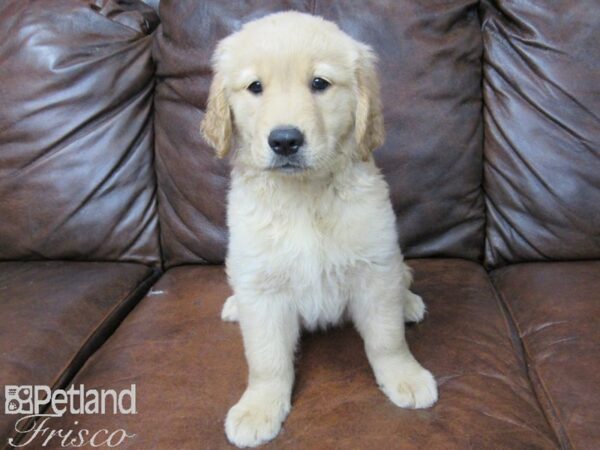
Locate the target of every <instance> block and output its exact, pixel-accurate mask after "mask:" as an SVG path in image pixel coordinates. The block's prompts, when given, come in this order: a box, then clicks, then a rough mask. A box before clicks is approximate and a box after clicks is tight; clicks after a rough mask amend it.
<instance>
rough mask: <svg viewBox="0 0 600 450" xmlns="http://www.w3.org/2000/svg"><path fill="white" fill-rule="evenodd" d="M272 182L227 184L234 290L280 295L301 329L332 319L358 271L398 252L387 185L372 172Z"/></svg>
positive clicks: (342, 305) (339, 313)
mask: <svg viewBox="0 0 600 450" xmlns="http://www.w3.org/2000/svg"><path fill="white" fill-rule="evenodd" d="M278 181H280V183H278V184H271V183H269V180H266V181H265V182H263V183H256V184H250V185H248V184H247V183H236V181H235V180H234V181H233V182H232V190H231V193H230V197H229V214H228V219H229V225H230V233H231V236H230V247H229V255H228V263H227V264H228V273H229V276H230V279H231V281H232V284H233V287H234V290H235V291H236V295H238V293H240V294H242V297H243V292H244V291H246V292H251V293H252V297H253V298H255V297H261V296H263V297H277V296H283V297H285V301H289V302H291V304H292V306H293V307H294V309H295V310H296V311H297V313H298V314H299V315H300V317H301V318H302V319H303V322H304V325H305V326H306V327H308V328H314V327H317V326H323V325H326V324H328V323H335V322H337V321H339V320H340V319H341V318H342V316H343V315H344V311H345V309H346V305H347V302H348V299H349V297H350V295H351V294H352V292H353V290H354V289H353V288H354V285H355V283H356V282H357V281H358V280H359V279H360V276H361V272H362V271H363V270H366V269H367V268H368V267H369V265H370V264H372V263H380V262H382V261H384V260H386V259H387V258H391V257H393V256H394V255H395V254H396V252H398V250H397V244H396V237H395V225H394V216H393V212H392V211H391V205H390V202H389V199H388V197H387V187H386V185H385V183H384V182H383V180H382V179H381V177H380V176H379V174H378V172H376V171H375V172H373V171H372V170H370V171H367V173H358V174H354V177H351V178H350V179H348V180H341V182H339V181H340V180H337V181H338V182H337V183H329V184H321V185H319V184H316V183H312V184H303V183H294V182H286V181H287V180H278ZM323 183H325V182H323Z"/></svg>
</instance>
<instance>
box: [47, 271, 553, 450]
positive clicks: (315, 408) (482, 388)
mask: <svg viewBox="0 0 600 450" xmlns="http://www.w3.org/2000/svg"><path fill="white" fill-rule="evenodd" d="M410 264H411V265H412V267H413V268H414V269H415V274H416V282H415V290H416V292H418V293H419V294H421V295H422V296H423V297H424V299H425V302H426V303H427V306H428V308H429V313H428V315H427V316H426V318H425V320H424V322H422V323H421V324H418V325H415V326H410V327H409V328H408V332H407V334H408V340H409V344H410V345H411V348H412V350H413V352H414V353H415V355H416V357H417V358H418V359H419V360H420V361H421V362H422V363H423V365H424V366H425V367H427V368H429V369H430V370H431V371H432V372H433V373H434V374H435V375H436V376H437V379H438V381H439V384H440V401H439V403H438V404H437V405H436V406H435V407H433V408H432V409H428V410H402V409H400V408H397V407H396V406H394V405H393V404H392V403H391V402H390V401H389V400H387V399H386V397H385V396H384V394H383V393H382V392H381V391H379V389H378V388H377V386H376V384H375V380H374V377H373V375H372V372H371V369H370V367H369V365H368V362H367V359H366V356H365V354H364V350H363V344H362V341H361V339H360V338H359V336H358V335H357V333H356V332H355V331H354V330H353V328H352V327H350V326H346V327H342V328H337V329H333V330H331V331H328V332H326V333H316V334H311V335H307V336H305V338H304V339H303V342H302V344H301V345H300V349H299V357H298V362H297V370H296V373H297V379H296V384H295V389H294V394H293V399H292V403H293V407H292V412H291V413H290V415H289V417H288V419H287V421H286V422H285V424H284V429H283V431H282V433H281V435H279V436H278V437H277V438H276V439H275V440H274V441H273V442H272V443H271V444H270V445H267V446H265V448H273V449H275V448H276V449H281V448H347V449H356V448H403V449H423V448H427V449H444V450H448V449H461V450H462V449H465V448H476V449H498V448H507V449H509V448H510V449H512V450H515V449H523V450H525V449H527V450H530V449H542V448H557V442H556V441H555V438H554V435H553V433H552V431H551V429H550V427H549V426H548V424H547V422H546V419H545V418H544V415H543V414H542V412H541V410H540V409H539V407H538V404H537V401H536V398H535V396H534V395H533V392H532V390H531V387H530V383H529V381H528V379H527V377H526V374H525V367H524V365H523V362H522V361H521V360H520V359H519V356H518V354H517V353H516V352H515V348H514V347H513V343H512V341H511V337H510V331H509V328H508V326H507V323H506V321H505V318H504V316H503V313H502V310H501V309H500V307H499V304H498V302H497V299H496V297H495V295H494V292H493V289H492V287H491V283H490V282H489V280H488V278H487V275H486V273H485V272H484V270H483V269H482V268H481V267H480V266H478V265H476V264H474V263H471V262H467V261H462V260H416V261H412V262H410ZM229 294H230V290H229V288H228V286H227V282H226V276H225V272H224V270H223V268H222V267H214V266H213V267H211V266H205V267H201V266H182V267H177V268H174V269H171V270H169V271H168V272H167V273H166V274H165V275H164V276H163V277H162V278H161V279H160V280H159V282H158V283H157V284H156V285H155V286H154V287H153V288H152V291H151V292H150V293H149V294H148V296H146V298H145V299H144V300H142V301H141V302H140V304H139V305H138V306H137V307H136V309H135V310H134V311H133V312H132V313H131V314H130V315H129V316H128V317H127V318H126V319H125V321H124V322H123V324H122V325H121V327H120V328H119V329H118V330H117V331H116V332H115V334H114V335H113V336H112V337H111V338H110V339H109V340H108V341H107V343H106V344H105V345H104V346H103V347H102V348H101V349H100V350H99V351H98V352H97V353H96V354H95V355H93V356H92V357H91V358H90V359H89V360H88V362H87V363H86V365H85V366H84V368H83V369H82V370H81V372H80V373H79V374H78V375H77V377H76V378H75V380H74V383H75V384H76V385H77V384H79V383H84V384H85V386H88V387H100V386H102V387H104V388H113V389H123V388H128V387H129V386H130V384H131V383H136V389H137V406H138V414H137V415H135V416H134V415H120V416H112V415H104V416H102V415H86V416H77V418H75V417H74V416H64V417H63V418H62V419H56V420H55V419H53V420H54V421H53V422H49V423H48V425H49V426H53V427H58V428H61V427H64V426H67V424H70V423H72V421H73V420H74V419H77V420H79V421H80V422H81V426H82V427H85V428H89V429H91V430H96V429H101V428H108V429H110V430H112V429H116V428H124V429H125V430H127V432H128V433H135V434H136V437H135V438H133V439H131V440H126V441H125V443H123V444H121V446H122V448H200V447H202V448H229V446H228V444H227V441H226V438H225V435H224V431H223V419H224V417H225V415H226V413H227V410H228V408H229V407H230V406H232V405H233V404H234V403H235V402H236V401H237V400H238V398H239V396H240V395H241V393H242V392H243V389H244V387H245V383H246V375H247V372H246V371H247V369H246V363H245V359H244V352H243V348H242V342H241V336H240V333H239V328H238V325H237V324H231V323H225V322H222V321H221V320H220V310H221V307H222V304H223V301H224V300H225V298H226V297H227V296H228V295H229Z"/></svg>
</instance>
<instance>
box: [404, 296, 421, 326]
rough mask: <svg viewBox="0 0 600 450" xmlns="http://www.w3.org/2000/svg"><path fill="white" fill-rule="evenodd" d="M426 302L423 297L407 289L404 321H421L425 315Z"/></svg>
mask: <svg viewBox="0 0 600 450" xmlns="http://www.w3.org/2000/svg"><path fill="white" fill-rule="evenodd" d="M425 311H426V308H425V303H423V299H422V298H421V297H420V296H419V295H417V294H414V293H412V292H410V291H408V290H407V291H406V295H405V298H404V321H405V322H420V321H421V320H423V317H424V316H425Z"/></svg>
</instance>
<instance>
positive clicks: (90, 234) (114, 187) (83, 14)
mask: <svg viewBox="0 0 600 450" xmlns="http://www.w3.org/2000/svg"><path fill="white" fill-rule="evenodd" d="M157 20H158V19H157V17H156V15H155V13H154V12H153V11H152V9H151V8H150V7H149V6H146V5H144V4H143V3H141V2H124V1H117V0H87V1H78V0H46V1H43V2H38V1H33V0H4V1H2V2H0V41H1V42H2V45H1V46H0V62H1V63H0V98H1V99H2V106H1V107H0V211H1V213H0V215H1V218H0V259H4V260H10V259H12V260H16V259H20V260H22V259H38V260H39V259H80V260H127V261H135V262H143V263H151V264H157V263H158V261H159V248H158V228H157V214H156V198H155V189H156V188H155V181H154V172H153V168H152V158H153V156H152V152H153V132H152V115H151V113H152V96H153V86H154V80H153V76H154V66H153V63H152V59H151V43H152V37H151V35H150V33H151V31H152V29H153V28H154V27H156V25H157Z"/></svg>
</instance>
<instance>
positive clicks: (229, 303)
mask: <svg viewBox="0 0 600 450" xmlns="http://www.w3.org/2000/svg"><path fill="white" fill-rule="evenodd" d="M238 314H239V313H238V305H237V301H236V299H235V295H232V296H230V297H228V298H227V300H225V303H224V304H223V309H222V310H221V320H223V321H224V322H237V321H238V320H239V319H238Z"/></svg>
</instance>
